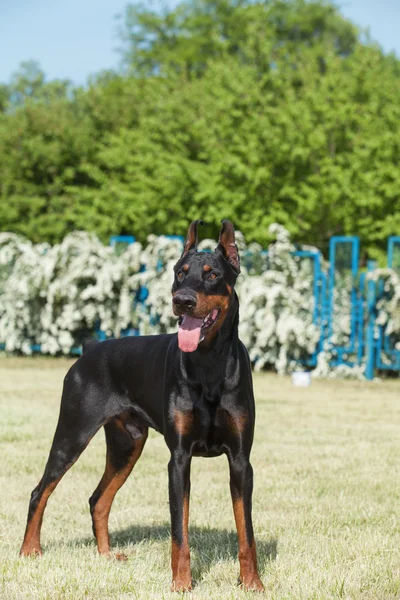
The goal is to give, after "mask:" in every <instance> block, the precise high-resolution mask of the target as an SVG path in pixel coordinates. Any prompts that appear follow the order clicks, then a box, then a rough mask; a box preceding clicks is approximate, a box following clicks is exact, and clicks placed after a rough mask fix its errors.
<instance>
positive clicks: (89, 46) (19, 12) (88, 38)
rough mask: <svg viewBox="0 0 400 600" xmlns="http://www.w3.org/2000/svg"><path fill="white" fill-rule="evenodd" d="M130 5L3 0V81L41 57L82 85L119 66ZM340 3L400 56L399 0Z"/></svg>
mask: <svg viewBox="0 0 400 600" xmlns="http://www.w3.org/2000/svg"><path fill="white" fill-rule="evenodd" d="M148 1H149V0H148ZM173 2H175V0H169V2H168V3H169V4H172V3H173ZM126 4H127V1H126V0H63V1H62V2H61V0H0V57H1V59H0V82H7V81H9V79H10V77H11V74H12V73H13V72H15V70H16V69H17V68H18V66H19V64H20V63H21V62H22V61H25V60H36V61H38V62H39V63H40V65H41V67H42V69H43V70H44V71H45V73H46V75H47V77H48V79H52V78H62V79H64V78H65V79H71V80H72V81H73V82H74V83H78V84H84V83H85V81H86V79H87V77H88V76H89V75H90V74H93V73H96V72H98V71H100V70H102V69H107V68H112V67H116V66H118V64H119V60H120V56H119V54H118V52H116V48H117V47H118V46H119V40H118V36H117V28H118V20H117V19H116V15H118V14H122V13H123V12H124V8H125V6H126ZM338 4H339V6H340V7H341V11H342V13H343V14H344V15H345V16H346V17H348V18H350V19H351V20H352V21H354V22H355V23H357V24H358V25H360V26H361V27H363V28H369V30H370V33H371V37H372V38H373V39H375V40H376V41H377V42H378V43H379V44H380V45H381V46H382V48H383V49H384V50H385V51H387V52H390V51H392V50H394V51H396V53H397V55H398V56H400V35H399V25H400V0H380V1H379V0H343V1H342V2H338Z"/></svg>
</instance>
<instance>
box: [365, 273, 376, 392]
mask: <svg viewBox="0 0 400 600" xmlns="http://www.w3.org/2000/svg"><path fill="white" fill-rule="evenodd" d="M375 304H376V282H375V281H368V286H367V311H368V324H367V335H366V350H367V364H366V367H365V377H366V378H367V379H369V380H370V381H371V380H372V379H373V378H374V371H375Z"/></svg>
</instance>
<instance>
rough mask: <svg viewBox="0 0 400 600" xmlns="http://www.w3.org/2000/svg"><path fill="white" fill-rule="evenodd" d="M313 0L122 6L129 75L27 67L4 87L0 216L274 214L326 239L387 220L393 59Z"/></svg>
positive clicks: (51, 234) (394, 185) (48, 231)
mask: <svg viewBox="0 0 400 600" xmlns="http://www.w3.org/2000/svg"><path fill="white" fill-rule="evenodd" d="M357 36H358V32H357V30H356V28H355V27H354V26H353V25H352V24H351V23H349V22H348V21H346V20H345V19H344V18H343V17H341V15H340V14H339V12H338V11H337V10H336V9H335V8H334V7H333V6H332V5H331V4H327V3H325V2H305V1H302V0H292V1H290V0H289V1H279V0H271V1H270V2H251V1H248V0H193V1H191V2H183V3H181V4H180V5H179V6H178V7H177V8H175V9H174V10H170V11H167V12H154V11H151V10H149V9H148V8H146V6H144V5H142V6H140V5H134V6H130V7H128V9H127V14H126V24H125V29H124V38H125V63H126V65H127V71H126V73H125V74H124V75H119V74H116V73H113V72H104V73H102V74H100V75H99V76H97V77H96V78H94V79H92V80H91V82H90V83H89V85H88V87H87V88H86V89H72V88H71V86H70V85H69V84H68V83H67V82H50V83H47V82H46V81H45V78H44V76H43V74H41V72H40V71H39V70H38V69H37V66H35V65H30V66H29V65H28V66H27V65H25V67H23V68H22V70H21V72H20V73H19V74H18V75H17V76H16V77H15V78H14V79H13V81H12V82H11V84H10V86H8V87H5V86H3V87H2V88H1V89H0V172H1V182H0V228H1V229H2V230H3V231H7V230H9V231H15V232H18V233H22V234H24V235H26V236H28V237H29V238H31V239H32V240H34V241H41V240H48V241H51V242H56V241H59V240H60V239H61V238H62V237H63V236H64V235H65V234H66V233H68V232H69V231H71V230H72V229H76V228H78V229H86V230H92V231H95V232H96V233H97V234H98V235H100V236H101V237H102V238H103V239H104V240H106V239H107V238H108V236H109V235H111V234H117V233H133V234H134V235H136V236H137V238H138V239H139V240H141V241H143V240H144V239H145V238H146V236H147V235H148V234H149V233H156V234H161V233H167V234H176V233H181V234H182V233H183V232H184V231H185V228H186V226H187V222H188V220H189V219H191V218H198V217H202V218H204V219H205V220H206V221H208V222H210V223H213V227H214V226H215V229H213V228H210V229H209V231H207V232H206V233H207V234H209V235H215V234H216V233H217V231H216V227H217V223H218V222H219V220H220V219H221V218H222V217H225V218H231V219H232V220H233V221H234V222H235V224H236V225H237V227H238V228H240V229H241V230H242V231H243V232H244V234H245V235H246V238H247V239H248V240H249V241H251V240H257V241H259V242H261V243H262V244H266V243H267V242H268V241H269V235H268V225H269V224H270V223H272V222H276V221H278V222H280V223H282V224H283V225H284V226H285V227H287V228H288V230H289V231H290V233H291V234H292V235H293V236H294V238H295V239H296V240H298V241H299V242H303V243H304V242H305V243H314V244H316V245H319V246H320V247H321V248H322V249H324V248H325V247H326V244H327V240H328V238H329V237H330V236H331V235H333V234H360V235H361V237H362V238H363V243H364V245H366V246H367V247H368V249H369V253H370V254H371V256H376V257H380V256H382V251H383V249H384V247H385V244H386V238H387V236H388V235H390V234H394V233H396V232H397V233H398V231H399V229H400V216H399V215H400V210H399V209H400V196H399V192H398V190H399V189H400V171H399V169H398V165H399V161H400V144H399V139H400V78H399V75H400V62H399V61H398V59H396V58H395V57H394V56H385V55H384V54H383V53H382V51H381V50H380V49H379V48H378V47H376V46H375V45H373V44H370V43H369V44H361V43H360V42H359V41H358V38H357Z"/></svg>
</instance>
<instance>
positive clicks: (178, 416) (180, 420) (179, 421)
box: [174, 409, 193, 435]
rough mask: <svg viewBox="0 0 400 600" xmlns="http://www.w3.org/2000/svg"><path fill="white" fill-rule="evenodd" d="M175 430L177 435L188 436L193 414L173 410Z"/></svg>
mask: <svg viewBox="0 0 400 600" xmlns="http://www.w3.org/2000/svg"><path fill="white" fill-rule="evenodd" d="M174 422H175V429H176V431H177V432H178V433H179V435H188V433H190V431H191V429H192V427H193V413H192V411H191V410H187V411H183V410H177V409H175V415H174Z"/></svg>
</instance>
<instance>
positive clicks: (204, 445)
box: [192, 440, 224, 458]
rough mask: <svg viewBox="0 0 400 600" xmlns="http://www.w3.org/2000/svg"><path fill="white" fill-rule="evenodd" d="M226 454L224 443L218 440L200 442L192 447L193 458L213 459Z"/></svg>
mask: <svg viewBox="0 0 400 600" xmlns="http://www.w3.org/2000/svg"><path fill="white" fill-rule="evenodd" d="M223 453H224V447H223V445H222V443H220V442H218V441H216V440H198V441H196V442H195V443H194V445H193V447H192V455H193V456H202V457H204V458H213V457H215V456H221V454H223Z"/></svg>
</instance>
